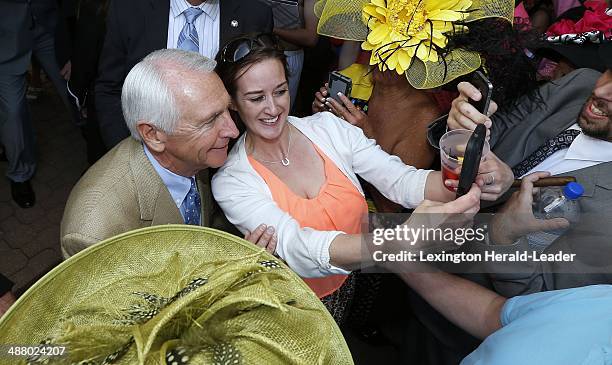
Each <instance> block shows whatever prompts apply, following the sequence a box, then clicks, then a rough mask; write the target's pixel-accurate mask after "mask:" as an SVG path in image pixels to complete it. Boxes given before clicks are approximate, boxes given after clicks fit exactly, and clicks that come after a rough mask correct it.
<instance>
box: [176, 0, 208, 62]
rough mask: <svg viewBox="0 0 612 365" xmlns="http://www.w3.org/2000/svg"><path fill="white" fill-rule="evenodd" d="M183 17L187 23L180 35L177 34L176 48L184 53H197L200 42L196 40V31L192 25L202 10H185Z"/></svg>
mask: <svg viewBox="0 0 612 365" xmlns="http://www.w3.org/2000/svg"><path fill="white" fill-rule="evenodd" d="M183 15H184V16H185V19H186V20H187V23H185V26H184V27H183V30H181V34H179V37H178V42H177V43H176V46H177V48H178V49H182V50H185V51H193V52H199V51H200V41H199V39H198V31H197V30H196V27H195V25H194V24H193V23H194V22H195V20H196V19H197V18H198V17H199V16H200V15H202V9H200V8H187V9H185V11H183Z"/></svg>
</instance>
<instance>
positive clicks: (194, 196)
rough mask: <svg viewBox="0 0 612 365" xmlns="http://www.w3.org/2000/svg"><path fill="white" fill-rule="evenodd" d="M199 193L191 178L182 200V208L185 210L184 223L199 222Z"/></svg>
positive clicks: (193, 223)
mask: <svg viewBox="0 0 612 365" xmlns="http://www.w3.org/2000/svg"><path fill="white" fill-rule="evenodd" d="M201 207H202V205H201V202H200V194H199V193H198V188H197V186H196V182H195V179H194V178H193V177H192V178H191V188H190V189H189V192H188V193H187V196H185V200H183V209H184V212H185V217H184V220H185V224H192V225H195V226H197V225H199V224H200V209H201Z"/></svg>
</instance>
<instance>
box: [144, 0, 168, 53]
mask: <svg viewBox="0 0 612 365" xmlns="http://www.w3.org/2000/svg"><path fill="white" fill-rule="evenodd" d="M147 1H148V5H149V6H148V8H147V11H148V14H147V16H146V18H145V19H146V20H145V22H146V34H145V35H144V36H145V37H147V39H148V43H149V45H150V49H153V50H155V49H162V48H166V47H167V45H168V17H169V16H170V15H169V14H170V0H147Z"/></svg>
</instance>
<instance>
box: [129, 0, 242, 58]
mask: <svg viewBox="0 0 612 365" xmlns="http://www.w3.org/2000/svg"><path fill="white" fill-rule="evenodd" d="M126 1H129V0H126ZM219 1H220V0H206V1H204V2H203V3H202V4H200V5H199V6H192V5H191V4H189V3H188V2H187V0H170V15H169V16H170V18H169V20H168V44H167V48H177V42H178V38H179V34H181V30H183V27H184V26H185V24H186V23H187V20H186V19H185V16H184V15H183V11H185V9H187V8H190V7H191V8H200V9H202V11H203V13H202V14H201V15H200V16H199V17H197V19H196V20H195V23H194V25H195V28H196V30H197V32H198V39H199V47H200V54H201V55H203V56H206V57H208V58H211V59H214V58H215V56H216V55H217V51H219V26H220V24H221V19H220V18H221V16H220V14H219V13H220V11H219ZM245 1H246V0H245Z"/></svg>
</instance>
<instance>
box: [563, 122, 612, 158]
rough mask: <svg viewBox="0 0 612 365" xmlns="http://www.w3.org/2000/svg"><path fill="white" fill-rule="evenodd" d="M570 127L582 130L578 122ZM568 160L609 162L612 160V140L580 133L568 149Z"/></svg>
mask: <svg viewBox="0 0 612 365" xmlns="http://www.w3.org/2000/svg"><path fill="white" fill-rule="evenodd" d="M568 129H576V130H580V131H582V129H581V128H580V126H578V124H574V125H572V126H571V127H569V128H568ZM565 159H566V160H580V161H595V162H609V161H612V142H608V141H604V140H602V139H598V138H593V137H589V136H587V135H585V134H584V133H580V134H579V135H578V136H577V137H576V138H575V139H574V141H573V142H572V144H571V145H570V146H569V148H568V149H567V153H566V154H565Z"/></svg>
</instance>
